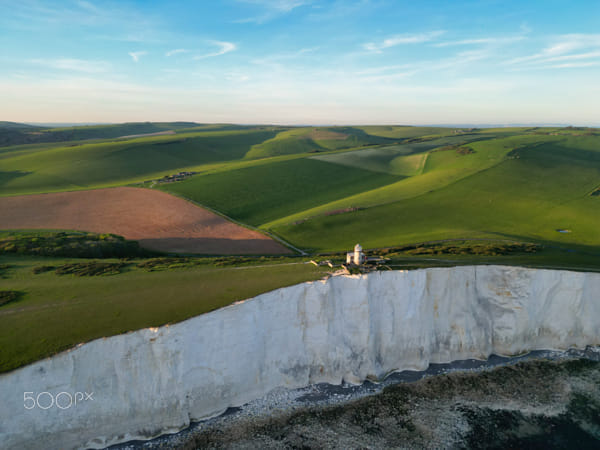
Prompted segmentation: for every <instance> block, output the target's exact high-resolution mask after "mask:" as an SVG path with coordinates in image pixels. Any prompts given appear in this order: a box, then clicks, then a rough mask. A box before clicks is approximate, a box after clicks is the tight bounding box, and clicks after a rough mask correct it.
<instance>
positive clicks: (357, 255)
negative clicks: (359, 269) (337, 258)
mask: <svg viewBox="0 0 600 450" xmlns="http://www.w3.org/2000/svg"><path fill="white" fill-rule="evenodd" d="M364 262H365V254H364V253H363V251H362V247H361V246H360V244H356V245H355V246H354V251H353V252H348V253H346V264H356V265H357V266H360V265H361V264H362V263H364Z"/></svg>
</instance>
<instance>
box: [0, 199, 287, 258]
mask: <svg viewBox="0 0 600 450" xmlns="http://www.w3.org/2000/svg"><path fill="white" fill-rule="evenodd" d="M0 229H64V230H81V231H90V232H95V233H113V234H118V235H120V236H123V237H125V238H126V239H132V240H136V241H139V243H140V245H141V246H142V247H144V248H147V249H150V250H158V251H164V252H174V253H202V254H214V255H218V254H226V255H239V254H283V253H290V250H288V249H287V248H285V247H284V246H282V245H281V244H279V243H277V242H275V241H274V240H272V239H270V238H268V237H267V236H264V235H262V234H260V233H258V232H256V231H253V230H249V229H247V228H244V227H241V226H239V225H236V224H234V223H231V222H229V221H227V220H225V219H223V218H222V217H220V216H218V215H216V214H213V213H212V212H209V211H207V210H205V209H203V208H200V207H198V206H196V205H194V204H192V203H190V202H187V201H185V200H183V199H181V198H178V197H175V196H173V195H170V194H167V193H165V192H161V191H154V190H149V189H141V188H131V187H119V188H111V189H95V190H90V191H76V192H59V193H52V194H36V195H21V196H15V197H0Z"/></svg>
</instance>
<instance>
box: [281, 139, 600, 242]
mask: <svg viewBox="0 0 600 450" xmlns="http://www.w3.org/2000/svg"><path fill="white" fill-rule="evenodd" d="M511 139H512V142H513V143H514V142H515V141H518V140H517V139H516V138H511ZM527 141H529V142H528V143H526V144H523V145H522V146H520V147H518V149H516V150H515V149H513V150H510V151H508V152H506V153H505V155H504V157H500V155H502V152H503V150H502V149H501V148H496V149H495V150H496V151H497V152H498V154H497V155H496V156H495V157H494V158H490V162H491V161H493V160H494V159H498V161H497V162H496V163H495V164H493V165H491V166H488V167H487V168H485V169H483V170H478V171H476V172H474V173H471V174H470V175H468V176H466V177H464V178H461V179H459V180H456V181H454V182H451V183H449V184H447V185H445V186H440V187H439V188H438V189H434V190H430V191H427V192H424V193H422V194H421V195H417V196H414V197H411V198H406V199H404V200H400V201H396V202H393V201H392V202H390V203H386V204H381V205H379V206H372V207H369V208H366V209H363V210H359V211H355V212H351V213H348V214H345V215H340V216H326V217H325V216H317V217H314V218H311V219H308V220H306V221H304V222H301V223H296V224H288V225H283V226H278V227H274V230H275V231H276V232H277V233H278V234H280V235H282V236H285V238H286V239H288V240H289V241H290V242H292V243H293V244H294V245H297V246H300V247H308V248H311V249H313V250H315V251H325V250H332V249H335V250H338V249H342V248H348V247H349V246H351V245H352V243H353V242H355V241H360V242H361V243H363V246H365V247H366V248H370V247H382V246H386V245H396V244H402V243H408V242H421V241H427V240H436V239H448V238H460V237H475V236H476V237H494V236H510V237H512V238H514V239H523V240H528V239H529V240H531V239H533V240H539V241H546V242H556V243H559V244H570V245H576V244H583V245H592V246H598V245H600V230H599V229H598V227H597V224H598V223H599V222H598V221H599V220H600V205H598V203H597V200H598V198H597V197H592V196H590V195H589V194H590V192H592V191H593V189H594V188H595V187H596V186H598V184H599V182H600V159H598V157H599V156H600V139H599V138H598V137H569V138H554V139H552V140H550V141H548V139H546V140H541V141H539V142H531V139H528V140H525V142H527ZM497 143H498V142H497ZM485 145H486V143H485V142H482V143H479V146H474V148H476V151H477V153H474V154H470V155H466V156H460V157H457V156H454V155H453V156H452V157H449V159H450V161H451V162H450V165H451V164H453V163H454V159H463V160H465V161H469V160H471V161H475V159H477V158H485V157H486V153H485V149H486V147H485ZM503 146H504V145H503ZM496 147H498V146H496ZM510 148H512V146H508V147H507V148H506V149H504V150H509V149H510ZM594 149H596V150H594ZM493 150H494V149H492V151H493ZM440 153H442V155H441V156H440V158H446V157H447V156H446V155H443V152H440ZM478 155H479V156H478ZM436 156H437V155H434V158H435V157H436ZM446 163H447V164H442V163H441V162H440V161H435V162H432V163H431V165H429V161H428V163H427V164H426V167H425V169H426V171H432V173H435V171H436V170H440V167H447V165H448V161H446ZM472 165H475V162H473V163H472ZM477 167H480V168H481V167H483V166H479V165H478V166H477ZM398 184H399V183H398ZM357 206H360V204H357ZM329 230H335V232H334V233H332V232H330V231H329ZM557 230H567V231H568V232H565V233H560V232H558V231H557Z"/></svg>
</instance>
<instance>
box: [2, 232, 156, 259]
mask: <svg viewBox="0 0 600 450" xmlns="http://www.w3.org/2000/svg"><path fill="white" fill-rule="evenodd" d="M2 253H16V254H21V255H36V256H61V257H70V258H126V257H147V256H154V255H155V253H153V252H150V251H148V250H144V249H142V248H140V246H139V244H138V243H137V242H136V241H127V240H125V239H124V238H123V237H121V236H117V235H114V234H94V233H76V232H68V233H67V232H54V233H43V234H40V233H15V234H14V235H9V236H8V237H4V238H0V254H2Z"/></svg>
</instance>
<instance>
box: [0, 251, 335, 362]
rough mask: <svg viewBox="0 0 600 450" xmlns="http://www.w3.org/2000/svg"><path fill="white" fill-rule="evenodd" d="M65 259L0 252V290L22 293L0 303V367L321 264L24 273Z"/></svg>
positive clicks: (242, 295) (269, 285)
mask: <svg viewBox="0 0 600 450" xmlns="http://www.w3.org/2000/svg"><path fill="white" fill-rule="evenodd" d="M73 261H78V260H63V259H57V258H41V257H23V256H17V257H15V256H12V257H8V256H2V255H0V264H2V265H4V264H6V265H8V266H9V267H8V269H4V270H3V273H2V278H0V290H16V291H21V292H24V294H23V298H22V299H21V300H19V301H16V302H12V303H9V304H6V305H4V306H0V372H3V371H7V370H11V369H14V368H16V367H19V366H22V365H24V364H27V363H30V362H33V361H35V360H38V359H40V358H43V357H46V356H50V355H52V354H55V353H57V352H59V351H62V350H65V349H68V348H70V347H73V346H74V345H77V344H79V343H81V342H86V341H90V340H93V339H97V338H100V337H103V336H111V335H115V334H119V333H125V332H127V331H130V330H136V329H140V328H145V327H155V326H160V325H164V324H167V323H174V322H179V321H181V320H185V319H187V318H190V317H193V316H196V315H198V314H202V313H205V312H208V311H212V310H214V309H217V308H220V307H223V306H226V305H229V304H231V303H233V302H235V301H237V300H242V299H246V298H251V297H253V296H256V295H258V294H260V293H264V292H267V291H270V290H273V289H277V288H280V287H284V286H289V285H293V284H297V283H300V282H304V281H309V280H315V279H319V278H321V277H322V275H323V269H322V268H317V267H315V266H313V265H312V264H305V263H302V262H299V263H293V260H290V261H292V264H290V262H284V263H283V264H284V265H273V264H271V265H267V266H263V265H262V264H258V265H257V266H252V265H250V266H245V267H215V266H214V265H201V266H198V267H193V268H181V269H167V270H163V271H157V272H148V271H146V270H144V269H141V268H137V267H135V264H133V263H135V262H138V261H133V263H132V264H131V265H130V266H128V267H127V269H126V272H124V273H121V274H118V275H110V276H95V277H76V276H73V275H62V276H60V275H56V274H55V273H54V272H45V273H40V274H38V275H34V274H33V272H32V270H33V268H34V267H38V266H42V265H59V264H64V263H67V262H73ZM79 261H80V260H79ZM103 261H107V260H103ZM108 261H110V260H108ZM115 261H118V260H115Z"/></svg>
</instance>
